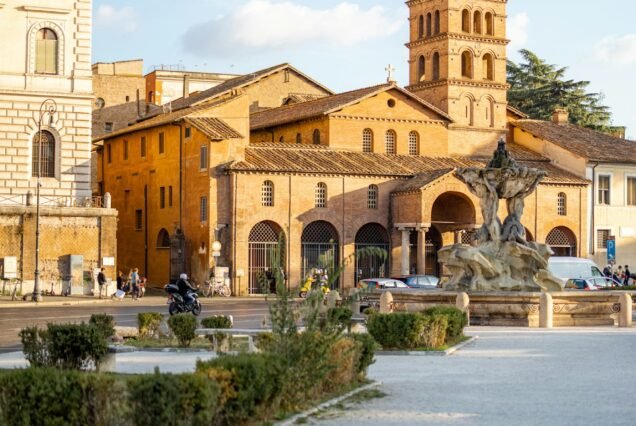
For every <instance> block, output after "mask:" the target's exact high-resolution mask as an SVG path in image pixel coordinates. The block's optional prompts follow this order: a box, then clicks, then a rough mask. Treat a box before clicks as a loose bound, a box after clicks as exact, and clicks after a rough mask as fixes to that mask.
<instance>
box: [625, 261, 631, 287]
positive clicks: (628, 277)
mask: <svg viewBox="0 0 636 426" xmlns="http://www.w3.org/2000/svg"><path fill="white" fill-rule="evenodd" d="M631 277H632V273H631V271H630V270H629V265H625V281H623V284H625V286H628V285H629V280H630V278H631Z"/></svg>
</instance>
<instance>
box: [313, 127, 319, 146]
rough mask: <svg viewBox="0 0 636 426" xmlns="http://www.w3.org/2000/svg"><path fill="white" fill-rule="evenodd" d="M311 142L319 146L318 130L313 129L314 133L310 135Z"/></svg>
mask: <svg viewBox="0 0 636 426" xmlns="http://www.w3.org/2000/svg"><path fill="white" fill-rule="evenodd" d="M312 141H313V143H314V145H320V130H318V129H314V133H313V135H312Z"/></svg>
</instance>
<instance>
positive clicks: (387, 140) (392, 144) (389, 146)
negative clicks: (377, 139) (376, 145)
mask: <svg viewBox="0 0 636 426" xmlns="http://www.w3.org/2000/svg"><path fill="white" fill-rule="evenodd" d="M396 144H397V134H396V133H395V130H392V129H390V130H387V131H386V135H385V136H384V150H385V152H386V153H387V154H389V155H392V154H395V153H396Z"/></svg>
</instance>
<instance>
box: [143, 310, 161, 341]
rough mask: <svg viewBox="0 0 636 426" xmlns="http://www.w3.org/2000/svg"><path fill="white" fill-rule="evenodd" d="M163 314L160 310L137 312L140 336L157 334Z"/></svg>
mask: <svg viewBox="0 0 636 426" xmlns="http://www.w3.org/2000/svg"><path fill="white" fill-rule="evenodd" d="M162 320H163V315H161V313H159V312H140V313H138V314H137V327H138V328H139V337H142V338H143V337H152V336H156V335H157V333H158V332H159V327H160V326H161V321H162Z"/></svg>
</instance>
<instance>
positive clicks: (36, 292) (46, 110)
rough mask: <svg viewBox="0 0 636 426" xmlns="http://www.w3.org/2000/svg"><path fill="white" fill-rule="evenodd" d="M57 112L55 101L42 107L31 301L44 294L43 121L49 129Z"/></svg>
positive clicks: (50, 101) (48, 102)
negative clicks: (42, 210) (42, 212)
mask: <svg viewBox="0 0 636 426" xmlns="http://www.w3.org/2000/svg"><path fill="white" fill-rule="evenodd" d="M56 112H57V104H56V103H55V101H54V100H53V99H45V100H44V102H42V104H41V105H40V119H39V120H38V133H37V139H38V162H37V163H38V165H37V168H38V183H37V185H36V187H35V272H34V274H33V275H34V283H33V294H32V295H31V301H33V302H40V301H41V300H42V293H41V292H40V185H41V183H40V178H41V177H42V120H44V116H45V115H47V114H48V116H49V127H52V126H53V115H54V114H55V113H56Z"/></svg>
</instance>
